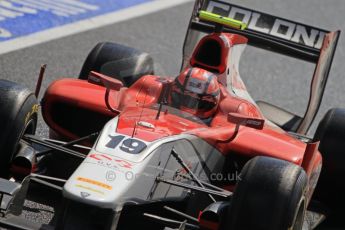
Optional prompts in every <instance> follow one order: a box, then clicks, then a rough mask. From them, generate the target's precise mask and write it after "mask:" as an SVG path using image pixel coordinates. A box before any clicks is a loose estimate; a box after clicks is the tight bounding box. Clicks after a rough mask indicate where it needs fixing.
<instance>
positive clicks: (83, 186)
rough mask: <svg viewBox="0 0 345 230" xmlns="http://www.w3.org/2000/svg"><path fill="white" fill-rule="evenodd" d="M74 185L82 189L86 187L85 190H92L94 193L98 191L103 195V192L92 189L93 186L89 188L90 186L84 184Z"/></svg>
mask: <svg viewBox="0 0 345 230" xmlns="http://www.w3.org/2000/svg"><path fill="white" fill-rule="evenodd" d="M76 187H78V188H83V189H86V190H89V191H92V192H95V193H99V194H101V195H104V192H102V191H99V190H97V189H94V188H91V187H88V186H85V185H81V184H77V185H76Z"/></svg>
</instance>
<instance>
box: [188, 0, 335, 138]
mask: <svg viewBox="0 0 345 230" xmlns="http://www.w3.org/2000/svg"><path fill="white" fill-rule="evenodd" d="M200 11H207V12H211V13H214V14H219V15H221V16H224V17H229V18H233V19H235V20H238V21H241V22H243V23H245V24H247V28H246V29H244V30H241V29H236V28H230V27H225V28H224V29H223V31H224V32H228V33H236V34H240V35H243V36H245V37H247V38H248V44H249V45H251V46H255V47H258V48H261V49H265V50H269V51H272V52H276V53H280V54H283V55H286V56H290V57H293V58H297V59H301V60H304V61H308V62H311V63H314V64H316V68H315V72H314V76H313V79H312V84H311V90H310V98H309V104H308V108H307V109H306V112H305V114H304V117H303V119H302V121H301V123H300V125H299V127H298V129H297V130H296V131H297V132H298V133H301V134H305V133H306V132H307V131H308V129H309V127H310V125H311V123H312V122H313V120H314V118H315V116H316V113H317V112H318V109H319V106H320V104H321V100H322V96H323V93H324V89H325V86H326V82H327V79H328V75H329V71H330V68H331V65H332V61H333V57H334V54H335V50H336V46H337V43H338V39H339V35H340V31H335V32H330V31H327V30H324V29H320V28H316V27H313V26H308V25H305V24H302V23H298V22H294V21H291V20H287V19H284V18H280V17H276V16H273V15H270V14H266V13H262V12H259V11H255V10H252V9H248V8H245V7H242V6H238V5H234V4H231V3H229V0H223V1H219V0H196V2H195V5H194V10H193V14H192V17H191V20H190V24H189V29H188V32H187V35H186V39H185V43H186V42H187V41H190V40H191V39H193V35H192V33H191V31H193V30H194V31H200V32H203V33H212V32H214V31H215V26H216V25H215V24H214V23H211V22H207V21H203V20H201V19H200V18H199V12H200ZM185 47H186V45H185V46H184V51H183V52H184V57H185V56H186V55H185V54H186V50H185Z"/></svg>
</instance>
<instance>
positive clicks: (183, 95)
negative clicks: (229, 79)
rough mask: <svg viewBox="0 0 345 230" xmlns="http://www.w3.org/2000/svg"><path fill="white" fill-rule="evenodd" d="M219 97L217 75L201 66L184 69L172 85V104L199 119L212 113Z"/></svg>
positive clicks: (206, 117) (205, 117)
mask: <svg viewBox="0 0 345 230" xmlns="http://www.w3.org/2000/svg"><path fill="white" fill-rule="evenodd" d="M219 98H220V89H219V84H218V81H217V76H216V75H214V74H213V73H211V72H209V71H206V70H204V69H201V68H187V69H185V70H184V71H183V72H182V73H181V74H180V75H179V76H178V77H177V78H176V79H175V81H174V84H173V86H172V91H171V103H172V106H173V107H176V108H178V109H180V110H182V111H185V112H188V113H190V114H193V115H196V116H197V117H199V118H201V119H208V118H210V117H212V116H213V115H214V113H215V112H216V111H217V108H218V104H219Z"/></svg>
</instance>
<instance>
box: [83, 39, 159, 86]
mask: <svg viewBox="0 0 345 230" xmlns="http://www.w3.org/2000/svg"><path fill="white" fill-rule="evenodd" d="M91 71H96V72H99V73H102V74H105V75H107V76H109V77H113V78H116V79H117V80H120V81H122V82H123V84H124V86H126V87H129V86H131V85H132V84H133V83H134V82H136V81H137V80H138V79H139V78H140V77H141V76H144V75H150V74H153V73H154V66H153V59H152V57H151V56H150V55H149V54H147V53H144V52H141V51H139V50H137V49H134V48H131V47H128V46H124V45H120V44H117V43H111V42H101V43H98V44H97V45H96V46H95V47H94V48H93V49H92V50H91V52H90V53H89V55H88V57H87V58H86V60H85V62H84V65H83V67H82V70H81V72H80V75H79V79H84V80H85V79H88V76H89V73H90V72H91Z"/></svg>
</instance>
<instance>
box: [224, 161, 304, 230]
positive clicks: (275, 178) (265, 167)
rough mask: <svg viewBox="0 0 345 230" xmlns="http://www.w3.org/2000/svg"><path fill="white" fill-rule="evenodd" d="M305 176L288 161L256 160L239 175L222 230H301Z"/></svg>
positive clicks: (301, 170) (299, 168)
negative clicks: (239, 179)
mask: <svg viewBox="0 0 345 230" xmlns="http://www.w3.org/2000/svg"><path fill="white" fill-rule="evenodd" d="M306 187H307V175H306V173H305V172H304V170H303V169H302V168H301V167H299V166H297V165H294V164H292V163H290V162H286V161H282V160H278V159H274V158H268V157H256V158H254V159H252V160H250V161H249V162H248V163H247V164H246V165H245V167H244V168H243V170H242V172H241V181H239V182H238V184H237V187H236V190H235V192H234V195H233V198H232V201H231V205H230V210H229V212H228V213H229V218H228V220H227V221H226V224H225V228H224V229H234V230H246V229H256V230H301V229H302V227H303V221H304V216H305V210H306V200H305V191H306Z"/></svg>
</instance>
